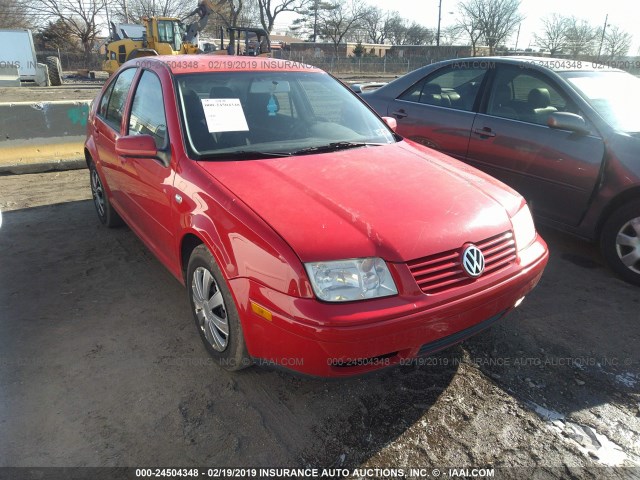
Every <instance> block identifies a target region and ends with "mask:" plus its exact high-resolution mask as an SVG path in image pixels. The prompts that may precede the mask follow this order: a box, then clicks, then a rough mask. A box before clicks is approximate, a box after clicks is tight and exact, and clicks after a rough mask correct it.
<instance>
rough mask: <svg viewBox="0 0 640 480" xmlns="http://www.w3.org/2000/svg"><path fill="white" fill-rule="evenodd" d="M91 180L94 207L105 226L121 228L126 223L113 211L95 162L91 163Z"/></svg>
mask: <svg viewBox="0 0 640 480" xmlns="http://www.w3.org/2000/svg"><path fill="white" fill-rule="evenodd" d="M89 179H90V183H91V195H92V196H93V205H94V206H95V207H96V213H97V214H98V218H99V219H100V222H101V223H102V224H103V225H106V226H107V227H109V228H114V227H119V226H120V225H122V224H123V223H124V222H123V221H122V218H120V215H118V213H117V212H116V211H115V210H114V209H113V206H112V205H111V202H110V201H109V197H108V195H107V192H106V190H105V189H104V186H103V184H102V179H101V178H100V174H99V173H98V170H97V169H96V166H95V164H94V163H93V162H91V163H89Z"/></svg>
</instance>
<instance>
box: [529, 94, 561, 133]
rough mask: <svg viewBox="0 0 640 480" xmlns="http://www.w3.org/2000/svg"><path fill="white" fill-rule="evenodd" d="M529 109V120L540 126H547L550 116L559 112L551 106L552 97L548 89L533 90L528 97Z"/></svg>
mask: <svg viewBox="0 0 640 480" xmlns="http://www.w3.org/2000/svg"><path fill="white" fill-rule="evenodd" d="M527 107H528V109H529V112H528V117H529V118H528V119H529V120H530V121H532V122H533V123H538V124H540V125H546V124H547V118H548V117H549V115H550V114H551V113H553V112H557V111H558V109H557V108H555V107H553V106H551V95H550V94H549V90H548V89H546V88H532V89H531V90H530V91H529V95H528V96H527Z"/></svg>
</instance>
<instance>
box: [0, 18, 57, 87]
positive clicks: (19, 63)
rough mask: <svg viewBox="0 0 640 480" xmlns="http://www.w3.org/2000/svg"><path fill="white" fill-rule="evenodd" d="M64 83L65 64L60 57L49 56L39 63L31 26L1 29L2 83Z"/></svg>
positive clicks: (12, 84)
mask: <svg viewBox="0 0 640 480" xmlns="http://www.w3.org/2000/svg"><path fill="white" fill-rule="evenodd" d="M23 82H28V83H34V84H36V85H38V86H48V85H61V84H62V67H61V65H60V60H59V59H58V57H47V64H46V65H45V64H42V63H38V61H37V59H36V51H35V48H34V46H33V37H32V35H31V31H30V30H26V29H20V30H3V29H0V86H20V84H21V83H23Z"/></svg>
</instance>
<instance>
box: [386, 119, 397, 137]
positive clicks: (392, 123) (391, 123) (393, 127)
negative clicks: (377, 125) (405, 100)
mask: <svg viewBox="0 0 640 480" xmlns="http://www.w3.org/2000/svg"><path fill="white" fill-rule="evenodd" d="M382 120H384V123H386V124H387V125H388V126H389V128H390V129H391V130H392V131H393V132H394V133H395V131H396V129H397V128H398V121H397V120H396V119H395V118H393V117H382Z"/></svg>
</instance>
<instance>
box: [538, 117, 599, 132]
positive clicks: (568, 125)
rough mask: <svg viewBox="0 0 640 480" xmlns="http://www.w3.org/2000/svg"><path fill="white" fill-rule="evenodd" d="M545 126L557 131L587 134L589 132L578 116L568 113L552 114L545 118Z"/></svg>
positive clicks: (582, 119)
mask: <svg viewBox="0 0 640 480" xmlns="http://www.w3.org/2000/svg"><path fill="white" fill-rule="evenodd" d="M547 126H548V127H550V128H556V129H558V130H569V131H570V132H575V133H580V134H587V133H589V132H590V130H589V128H588V127H587V122H585V121H584V118H582V117H581V116H580V115H576V114H575V113H569V112H554V113H551V114H550V115H549V117H548V118H547Z"/></svg>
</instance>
